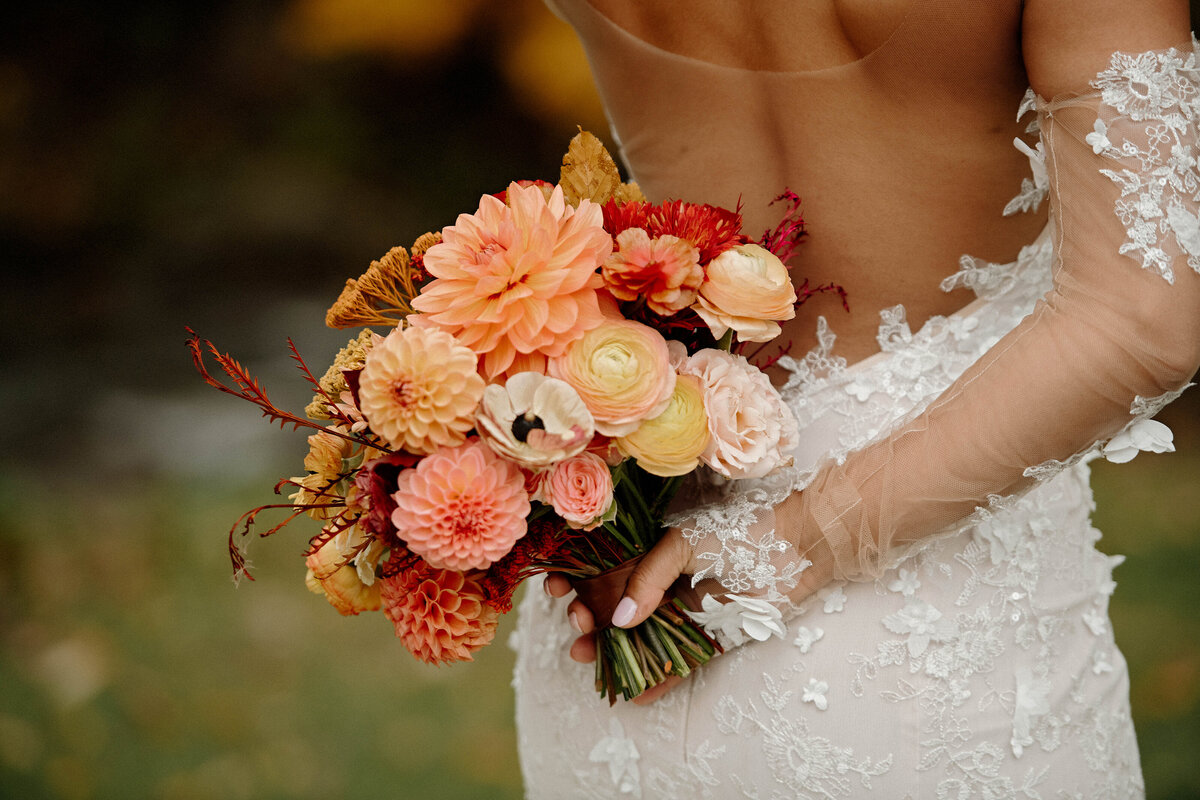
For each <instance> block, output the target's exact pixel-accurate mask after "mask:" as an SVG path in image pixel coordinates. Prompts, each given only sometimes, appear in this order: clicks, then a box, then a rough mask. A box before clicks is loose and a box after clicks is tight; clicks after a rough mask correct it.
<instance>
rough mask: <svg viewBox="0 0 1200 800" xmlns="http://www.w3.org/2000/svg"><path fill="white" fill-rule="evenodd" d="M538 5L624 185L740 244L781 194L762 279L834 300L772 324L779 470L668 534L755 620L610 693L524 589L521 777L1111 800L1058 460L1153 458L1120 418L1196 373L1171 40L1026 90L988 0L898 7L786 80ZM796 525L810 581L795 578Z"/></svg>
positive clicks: (1132, 760) (1000, 2) (550, 784)
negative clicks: (668, 677) (791, 245)
mask: <svg viewBox="0 0 1200 800" xmlns="http://www.w3.org/2000/svg"><path fill="white" fill-rule="evenodd" d="M553 5H554V6H555V11H556V12H557V13H558V14H559V15H560V16H562V17H563V18H564V19H565V20H566V21H567V22H569V23H570V24H571V25H572V26H573V27H574V28H575V29H576V31H577V32H578V34H579V36H580V38H581V40H582V41H583V43H584V46H585V48H586V51H587V54H588V58H589V60H590V63H591V66H592V70H593V73H594V75H595V78H596V82H597V85H598V87H599V89H600V92H601V96H602V99H603V101H604V103H605V106H606V109H607V112H608V114H609V116H610V119H611V122H612V136H613V137H614V138H615V139H616V140H617V145H618V147H619V150H620V152H621V155H622V157H623V159H624V161H625V163H626V165H627V166H628V168H629V170H630V171H631V174H632V177H633V178H634V179H635V180H637V181H638V183H639V184H640V186H641V188H642V189H643V191H644V192H645V193H646V195H647V196H648V197H649V198H650V199H651V200H652V201H661V200H664V199H668V198H670V199H676V198H678V199H683V200H688V201H694V202H708V203H713V204H718V205H723V206H726V207H730V208H732V207H734V206H737V205H738V204H739V202H740V204H741V209H742V212H743V215H744V218H745V221H746V229H747V230H749V231H750V232H752V233H757V232H758V231H760V230H763V229H766V228H767V227H769V226H770V225H772V224H774V223H775V222H776V221H777V219H778V217H779V214H780V209H779V208H778V207H772V206H771V205H770V202H771V200H772V199H774V198H775V197H777V196H778V195H779V194H780V193H781V192H782V191H783V190H784V189H785V188H786V189H791V190H793V191H795V192H797V193H798V194H800V195H801V197H802V198H803V210H804V215H805V218H806V220H807V221H808V230H809V236H808V239H807V240H806V241H805V242H804V244H803V245H802V246H801V248H800V250H799V253H798V255H797V256H796V257H795V259H794V260H793V262H792V264H793V273H794V276H795V278H796V280H797V281H799V280H800V279H804V278H807V279H808V280H809V281H810V282H811V283H812V284H813V285H818V284H821V283H825V282H834V283H837V284H839V285H841V286H843V287H844V288H845V289H846V291H847V293H848V297H849V301H850V304H851V309H852V313H849V314H847V313H846V312H845V311H844V310H842V308H841V307H840V301H838V300H837V299H836V298H835V297H832V296H830V297H828V298H825V297H823V296H818V297H817V298H816V299H814V300H813V301H811V302H810V303H809V304H808V305H806V306H804V307H803V308H802V309H801V310H800V313H799V315H798V318H797V319H796V320H793V321H792V322H791V323H789V324H788V326H786V327H785V332H784V335H783V336H782V337H781V339H780V343H779V346H780V347H787V348H788V349H787V354H786V355H785V356H784V357H783V358H782V359H780V361H779V367H780V368H781V369H782V370H783V375H782V377H781V382H782V388H781V392H782V395H783V397H784V399H785V401H786V402H787V403H788V404H789V406H790V407H791V409H792V410H793V412H794V413H795V415H796V417H797V419H798V422H799V429H800V439H801V444H800V446H799V448H798V450H797V451H796V452H795V454H794V458H795V463H794V465H793V467H792V468H791V469H789V470H786V471H785V472H784V473H783V474H781V475H776V476H773V477H768V478H765V479H762V480H757V481H745V482H737V483H734V484H732V485H729V486H726V487H718V488H716V489H713V490H712V492H710V493H709V494H710V495H712V496H704V497H697V498H696V502H697V504H698V505H699V508H698V509H697V510H696V511H695V512H694V513H693V514H692V515H691V516H690V517H689V519H688V521H687V523H686V524H684V525H683V527H684V528H685V531H686V534H687V535H688V537H689V539H691V541H692V542H693V544H694V545H695V546H696V549H697V552H699V553H702V554H703V556H702V558H703V563H704V564H706V567H705V569H704V577H708V578H715V579H717V580H720V581H721V582H722V583H723V584H724V585H725V586H726V588H728V589H729V590H730V591H733V592H740V593H743V594H748V595H754V596H758V597H766V598H768V599H770V600H772V601H774V602H776V603H777V604H778V605H779V606H780V607H781V608H783V609H784V611H783V613H784V619H785V620H786V624H787V634H786V636H783V637H772V638H771V639H769V640H767V641H762V642H758V641H751V642H749V643H747V644H743V645H741V646H737V647H731V648H730V649H729V650H728V651H727V652H726V653H725V654H723V655H721V656H719V657H717V658H716V659H714V660H713V661H712V662H711V663H709V664H707V665H705V666H704V667H702V668H700V669H699V670H697V671H696V672H695V673H694V674H693V675H692V676H691V677H689V678H688V679H686V680H685V681H684V682H683V683H681V684H680V685H679V686H677V687H675V688H674V689H673V690H671V691H670V692H668V693H667V694H665V695H664V696H663V697H662V698H661V699H659V700H658V701H657V702H654V703H652V704H650V705H647V706H639V705H635V704H632V703H626V702H618V703H617V705H616V706H614V707H611V708H610V707H609V705H608V703H607V702H606V701H603V700H601V699H600V698H599V697H598V696H596V694H595V693H594V691H593V689H592V680H593V669H592V667H591V666H590V665H584V664H578V663H575V662H574V661H572V660H571V659H570V658H569V657H568V646H569V644H570V642H571V641H572V639H573V638H574V637H575V636H576V634H575V633H574V632H573V631H572V630H571V628H570V627H569V626H568V625H567V621H566V615H565V603H566V600H565V599H563V600H553V599H551V598H549V597H547V596H546V595H545V593H543V592H542V591H541V589H540V587H538V586H536V585H535V586H532V587H530V589H531V590H530V591H527V593H526V596H525V599H524V601H523V603H522V604H521V607H520V621H519V624H518V628H517V631H516V633H515V634H514V639H513V642H514V646H515V648H516V650H517V653H518V659H517V666H516V674H515V677H514V686H515V687H516V692H517V722H518V728H519V748H520V754H521V760H522V769H523V772H524V776H525V781H526V790H527V793H528V796H529V797H531V798H555V800H566V798H586V797H597V798H600V797H623V796H629V797H643V798H741V797H745V798H757V799H759V800H768V798H793V797H800V798H840V797H867V796H869V797H880V798H895V800H902V799H903V798H912V800H923V799H924V798H939V799H942V798H945V799H947V800H949V799H953V800H967V798H1044V800H1050V798H1056V799H1057V798H1089V800H1099V799H1100V798H1130V797H1138V796H1141V795H1142V794H1143V789H1142V785H1141V772H1140V768H1139V762H1138V751H1137V745H1136V741H1135V738H1134V732H1133V726H1132V723H1131V719H1130V711H1129V704H1128V676H1127V672H1126V666H1125V662H1124V660H1123V658H1122V656H1121V653H1120V652H1119V650H1118V649H1117V647H1116V646H1115V644H1114V641H1113V634H1112V630H1111V626H1110V624H1109V620H1108V613H1107V609H1108V598H1109V596H1110V595H1111V593H1112V591H1113V588H1114V585H1115V584H1114V582H1113V579H1112V571H1113V567H1114V566H1115V565H1117V564H1119V563H1120V561H1121V559H1120V558H1119V557H1112V556H1107V555H1105V554H1103V553H1101V552H1100V551H1098V550H1097V549H1096V548H1095V543H1096V541H1097V540H1098V539H1099V537H1100V534H1099V532H1098V531H1096V530H1095V529H1094V528H1093V527H1092V525H1091V524H1090V522H1089V515H1090V512H1091V510H1092V507H1093V503H1092V495H1091V491H1090V488H1089V485H1088V470H1087V462H1088V460H1090V459H1091V458H1095V457H1099V456H1109V457H1111V458H1112V459H1113V460H1121V459H1123V458H1126V457H1128V456H1130V455H1131V454H1132V453H1134V452H1136V451H1137V450H1138V449H1143V450H1146V449H1159V450H1161V449H1163V448H1164V447H1166V446H1167V444H1166V441H1165V439H1164V438H1163V437H1164V434H1163V433H1162V430H1161V428H1159V427H1157V423H1153V422H1150V421H1149V417H1150V416H1152V415H1153V414H1154V413H1156V412H1157V411H1158V410H1159V409H1160V408H1161V407H1162V406H1163V405H1164V404H1165V403H1166V402H1169V401H1170V400H1171V399H1173V398H1174V397H1176V396H1178V393H1179V392H1180V391H1181V390H1182V389H1183V388H1184V387H1185V385H1186V384H1187V381H1188V379H1189V378H1190V377H1191V374H1192V372H1193V371H1194V369H1195V364H1196V359H1197V353H1196V345H1195V342H1196V341H1197V340H1200V331H1198V326H1200V322H1198V320H1200V300H1198V299H1197V298H1198V297H1200V288H1198V287H1200V275H1197V271H1200V217H1198V216H1197V207H1198V204H1197V200H1198V199H1200V171H1198V169H1197V162H1196V158H1197V155H1198V153H1200V149H1198V147H1197V141H1196V130H1197V128H1196V125H1197V116H1198V111H1200V101H1198V91H1197V88H1198V86H1200V81H1198V79H1197V70H1196V66H1197V65H1196V54H1195V52H1194V49H1195V45H1194V43H1177V44H1176V47H1175V48H1169V44H1170V43H1164V46H1163V48H1161V49H1157V50H1155V51H1153V52H1143V53H1132V54H1130V53H1116V54H1114V55H1113V56H1112V59H1111V61H1110V62H1109V63H1108V64H1107V66H1105V65H1103V64H1101V65H1100V67H1101V68H1103V71H1101V72H1099V74H1098V75H1097V76H1096V78H1095V79H1094V80H1093V81H1091V83H1090V85H1084V86H1081V87H1079V91H1078V92H1076V93H1071V94H1068V95H1065V96H1060V97H1055V98H1052V99H1051V100H1049V101H1047V100H1044V99H1042V98H1040V97H1037V96H1036V95H1034V94H1033V93H1032V92H1029V91H1027V87H1028V82H1029V79H1028V78H1027V77H1026V73H1025V68H1024V66H1023V63H1022V58H1021V48H1020V45H1019V41H1020V39H1019V32H1020V24H1021V13H1022V3H1021V2H1019V1H1017V0H994V2H986V3H983V2H976V1H975V0H970V1H968V0H913V1H912V2H911V3H910V6H909V9H908V11H907V14H906V15H905V16H904V18H903V21H902V22H900V23H899V24H898V27H896V28H895V30H894V32H892V34H891V35H890V37H888V38H886V40H885V41H883V43H882V44H880V45H879V46H878V47H877V48H875V49H873V50H872V51H871V52H869V53H867V54H865V55H864V56H863V57H861V58H858V59H856V60H851V61H847V62H846V63H840V64H834V65H832V66H828V67H820V68H816V69H801V70H795V71H777V70H768V69H757V68H750V67H747V66H746V64H747V63H750V64H753V63H754V58H753V57H746V58H745V59H741V60H740V61H736V60H734V59H731V58H729V57H728V54H727V53H721V52H717V53H713V54H710V55H707V56H706V54H704V53H697V52H688V50H687V48H686V47H679V46H675V45H672V44H671V43H670V42H653V41H650V40H649V38H642V37H639V36H635V35H634V34H633V33H631V32H629V31H628V30H626V29H625V28H624V27H622V26H621V25H620V24H618V22H617V21H616V20H615V19H613V18H610V17H609V16H606V15H605V14H604V13H602V12H601V11H600V7H597V6H593V5H591V4H590V3H589V2H588V0H555V2H554V3H553ZM679 5H680V6H681V7H685V6H687V4H682V3H681V4H679ZM698 24H699V23H698ZM763 58H764V59H765V60H766V61H767V62H768V63H769V62H770V58H769V57H768V56H764V57H763ZM1014 140H1016V142H1014ZM1047 196H1048V197H1047ZM1156 320H1170V322H1169V323H1164V324H1161V325H1151V324H1150V322H1154V321H1156ZM1178 341H1182V342H1184V343H1185V344H1184V345H1183V346H1176V345H1175V344H1174V343H1175V342H1178ZM797 490H803V491H802V492H800V493H799V494H795V495H794V496H796V497H799V496H801V495H803V496H806V497H808V498H809V500H807V501H805V503H804V504H802V507H799V508H791V507H788V508H787V509H786V510H780V509H785V506H786V504H785V506H780V505H779V503H780V502H781V501H783V500H785V499H786V498H788V497H789V496H793V493H795V492H796V491H797ZM787 515H791V516H787ZM795 530H803V531H807V532H808V533H806V534H804V535H803V536H799V535H792V534H791V533H789V531H795ZM814 531H815V532H816V533H815V534H814ZM798 536H799V538H797V537H798ZM814 536H816V537H817V538H816V539H814V538H813V537H814ZM816 541H819V543H820V546H821V547H823V548H825V550H824V551H823V552H824V554H825V556H826V558H825V561H826V562H827V563H829V564H832V565H833V567H831V569H832V572H833V574H834V576H835V578H837V579H835V580H832V581H829V582H824V581H822V582H821V583H819V584H814V585H813V586H812V587H809V590H805V589H804V586H803V580H802V579H800V578H801V576H803V574H804V569H805V567H808V566H810V565H809V564H808V562H809V561H810V560H811V561H818V560H819V559H818V558H817V557H816V556H814V553H815V552H816V551H815V550H814V549H813V548H814V542H816ZM818 587H819V588H818ZM814 588H815V589H816V591H815V592H813V591H811V589H814Z"/></svg>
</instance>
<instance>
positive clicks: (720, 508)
mask: <svg viewBox="0 0 1200 800" xmlns="http://www.w3.org/2000/svg"><path fill="white" fill-rule="evenodd" d="M785 471H786V470H785ZM738 483H743V481H739V482H738ZM754 483H759V482H758V481H755V482H754ZM730 488H731V491H730V493H729V495H728V496H727V497H726V498H725V499H723V500H720V501H717V502H714V503H709V504H707V505H703V506H700V507H698V508H694V509H691V510H689V511H688V512H686V513H685V514H680V515H677V517H676V518H672V519H669V520H667V524H668V525H673V526H677V527H679V528H680V530H682V532H683V535H684V538H686V539H687V540H688V542H689V543H690V544H691V545H692V546H693V547H694V548H697V551H698V555H697V558H698V559H699V560H700V561H701V562H703V563H704V566H703V567H701V568H700V569H698V570H696V572H695V574H694V575H693V576H692V583H693V585H695V584H697V583H699V582H700V581H702V580H705V579H714V580H718V581H720V583H721V585H722V586H724V587H725V589H727V590H728V591H729V592H731V593H734V594H744V595H750V596H754V597H761V598H764V599H766V600H768V601H770V602H782V601H784V600H785V599H786V594H787V592H788V591H789V590H791V589H795V588H796V576H797V575H799V574H800V573H801V572H803V571H804V569H805V568H806V567H808V566H809V561H808V559H806V558H804V557H802V556H801V555H799V554H798V553H797V552H796V551H795V550H794V549H793V547H792V546H791V545H790V543H789V542H788V541H787V540H786V539H784V538H782V537H777V536H776V535H775V506H776V505H777V504H779V503H780V502H782V501H783V500H784V499H785V498H786V497H787V496H788V495H789V494H791V492H792V487H791V485H790V484H786V485H784V486H775V487H772V488H766V487H763V486H761V485H756V486H754V487H752V488H743V487H740V486H738V485H737V484H736V483H735V484H733V485H731V487H730Z"/></svg>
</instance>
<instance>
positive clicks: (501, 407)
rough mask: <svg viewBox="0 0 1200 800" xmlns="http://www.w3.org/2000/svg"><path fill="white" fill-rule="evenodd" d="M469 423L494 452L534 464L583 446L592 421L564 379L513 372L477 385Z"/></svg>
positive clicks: (523, 463) (589, 436) (543, 463)
mask: <svg viewBox="0 0 1200 800" xmlns="http://www.w3.org/2000/svg"><path fill="white" fill-rule="evenodd" d="M475 429H476V430H477V431H479V438H480V439H482V440H483V443H484V444H486V445H487V446H488V447H490V448H491V449H492V452H494V453H495V454H496V455H498V456H501V457H503V458H507V459H508V460H509V461H513V462H516V463H517V464H520V465H521V466H522V467H525V468H526V469H533V470H537V469H543V468H545V467H548V466H550V465H551V464H554V463H555V462H558V461H562V460H563V459H564V458H568V457H570V456H573V455H575V454H576V453H578V452H580V451H581V450H583V449H584V448H585V447H587V446H588V443H589V442H591V440H592V434H593V433H594V432H595V422H594V421H593V420H592V413H591V412H590V411H588V410H587V406H585V405H584V404H583V400H581V399H580V397H579V394H578V393H577V392H576V391H575V390H574V389H572V388H571V386H570V385H569V384H567V383H566V382H565V381H560V380H558V379H557V378H548V377H546V376H545V375H539V374H538V373H536V372H518V373H517V374H516V375H513V376H512V377H511V378H509V379H508V382H507V383H505V384H504V385H503V386H500V385H498V384H494V383H493V384H489V385H488V387H487V388H486V389H484V390H483V400H482V401H481V402H480V403H479V411H478V412H476V414H475Z"/></svg>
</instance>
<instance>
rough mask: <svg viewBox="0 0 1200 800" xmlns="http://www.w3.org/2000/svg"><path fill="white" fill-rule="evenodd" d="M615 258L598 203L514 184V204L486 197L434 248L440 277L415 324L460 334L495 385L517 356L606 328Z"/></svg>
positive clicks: (425, 292) (424, 294) (424, 292)
mask: <svg viewBox="0 0 1200 800" xmlns="http://www.w3.org/2000/svg"><path fill="white" fill-rule="evenodd" d="M610 252H612V237H611V236H609V234H608V233H607V232H606V231H605V230H604V217H603V214H602V213H601V211H600V206H598V205H596V204H595V203H592V202H590V201H587V200H584V201H581V202H580V203H579V207H578V208H572V207H571V206H570V205H568V204H567V203H566V201H564V200H563V195H562V190H561V189H560V188H557V187H556V188H555V189H554V191H553V192H552V193H551V194H550V197H549V198H547V197H546V195H545V194H543V192H542V190H541V189H540V188H538V187H537V186H527V187H522V186H518V185H517V184H515V183H514V184H511V185H509V187H508V191H507V204H506V203H505V202H502V201H500V200H498V199H496V198H495V197H492V196H491V195H484V197H483V198H481V199H480V201H479V210H478V211H476V212H475V213H474V214H461V215H459V217H458V220H457V221H456V222H455V224H454V225H452V226H450V227H447V228H444V229H443V230H442V241H441V242H440V243H439V244H436V245H434V246H433V247H431V248H429V250H428V251H426V253H425V259H424V264H425V269H426V270H427V271H428V272H429V273H430V274H431V275H433V276H434V280H432V281H430V282H429V283H427V284H426V285H425V286H424V287H423V288H422V289H421V294H420V295H419V296H418V297H417V298H416V299H415V300H413V307H414V308H416V309H417V310H418V311H420V312H421V314H420V315H417V316H418V318H417V320H415V324H418V325H425V324H432V325H436V326H437V327H439V328H442V329H443V330H446V331H449V332H450V333H453V334H454V335H455V336H456V337H458V339H459V340H460V341H461V342H462V343H463V344H465V345H466V346H467V347H470V348H471V349H472V350H474V351H475V352H476V353H478V354H479V355H480V356H481V357H482V363H481V369H482V371H483V373H484V374H485V375H486V376H487V377H488V378H489V379H491V378H494V377H496V376H498V375H501V374H503V373H505V372H507V371H508V370H509V367H510V366H511V365H512V363H513V360H514V359H516V358H517V356H518V354H525V355H529V354H535V353H540V354H541V355H543V356H547V357H554V356H557V355H561V354H562V353H563V352H564V351H565V350H566V348H567V345H569V344H570V343H571V342H573V341H575V340H576V339H578V338H579V337H580V336H581V335H583V333H584V332H585V331H588V330H591V329H592V328H594V327H596V326H597V325H599V324H600V321H601V315H600V307H599V304H598V301H597V298H596V290H597V289H598V288H600V286H601V285H602V281H601V278H600V276H599V275H598V274H597V272H596V269H597V267H599V266H600V264H602V263H603V262H604V259H605V258H607V257H608V254H609V253H610ZM410 319H411V318H410Z"/></svg>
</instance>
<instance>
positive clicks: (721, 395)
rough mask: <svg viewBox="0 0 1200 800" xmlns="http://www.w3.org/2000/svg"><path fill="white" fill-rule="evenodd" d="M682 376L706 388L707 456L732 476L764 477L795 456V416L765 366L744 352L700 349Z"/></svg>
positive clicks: (728, 475)
mask: <svg viewBox="0 0 1200 800" xmlns="http://www.w3.org/2000/svg"><path fill="white" fill-rule="evenodd" d="M680 373H681V374H680V377H681V378H682V377H683V375H685V374H686V375H693V376H695V377H697V378H698V379H699V380H700V382H701V385H702V386H703V387H704V406H705V410H706V411H707V412H708V430H709V433H710V434H712V437H711V439H710V440H709V442H708V447H707V448H705V450H704V454H703V456H702V458H703V461H704V463H705V464H707V465H708V466H710V467H712V468H713V469H714V470H716V471H717V472H719V473H721V474H722V475H724V476H725V477H727V478H761V477H762V476H764V475H766V474H767V473H769V472H771V471H772V470H773V469H775V468H776V467H777V466H781V465H783V464H786V463H788V462H789V461H790V453H791V451H792V450H793V449H795V447H796V445H797V444H798V443H799V430H798V428H797V425H796V418H795V417H794V416H793V415H792V411H791V409H790V408H788V406H787V404H786V403H784V402H783V398H781V397H780V396H779V392H777V391H775V387H774V386H772V385H771V381H770V380H769V379H768V378H767V376H766V374H764V373H763V372H762V370H760V369H758V368H757V367H755V366H754V365H753V364H751V363H750V362H749V361H747V360H746V359H745V358H744V357H742V356H737V355H733V354H731V353H726V352H725V351H723V350H713V349H707V350H701V351H699V352H697V353H696V354H695V355H693V356H691V357H690V358H689V359H688V360H687V364H686V365H684V366H683V367H682V369H681V370H680Z"/></svg>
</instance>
